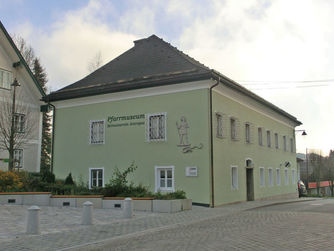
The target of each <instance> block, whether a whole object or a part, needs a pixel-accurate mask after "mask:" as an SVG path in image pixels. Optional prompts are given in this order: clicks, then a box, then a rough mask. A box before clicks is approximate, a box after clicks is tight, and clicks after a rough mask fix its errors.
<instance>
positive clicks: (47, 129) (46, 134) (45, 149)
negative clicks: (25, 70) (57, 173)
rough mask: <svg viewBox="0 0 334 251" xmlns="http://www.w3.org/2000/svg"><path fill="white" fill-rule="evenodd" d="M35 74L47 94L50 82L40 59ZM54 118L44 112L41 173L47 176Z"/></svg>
mask: <svg viewBox="0 0 334 251" xmlns="http://www.w3.org/2000/svg"><path fill="white" fill-rule="evenodd" d="M33 62H34V65H33V73H34V76H35V78H36V79H37V80H38V82H39V83H40V85H41V87H42V88H43V90H44V91H45V92H46V91H47V88H46V83H47V82H48V79H47V74H46V72H45V69H44V68H43V67H42V65H41V63H40V60H39V59H38V58H35V59H34V61H33ZM51 120H52V116H51V115H50V113H49V112H43V127H42V146H41V171H40V172H41V173H42V174H47V173H49V172H50V171H51V170H50V169H51V141H52V139H51V131H52V122H51Z"/></svg>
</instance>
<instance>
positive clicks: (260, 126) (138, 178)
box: [45, 35, 301, 206]
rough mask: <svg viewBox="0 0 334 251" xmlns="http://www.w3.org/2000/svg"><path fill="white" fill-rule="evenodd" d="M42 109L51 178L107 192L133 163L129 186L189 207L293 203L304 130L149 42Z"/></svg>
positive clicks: (137, 44)
mask: <svg viewBox="0 0 334 251" xmlns="http://www.w3.org/2000/svg"><path fill="white" fill-rule="evenodd" d="M45 101H47V102H51V103H52V104H54V105H55V106H56V118H55V142H54V144H55V145H54V172H55V174H56V176H57V177H61V178H64V177H65V176H66V175H68V174H69V173H70V172H71V173H72V175H73V176H74V177H75V178H77V179H78V178H82V179H83V180H84V181H87V182H88V183H89V186H90V187H93V186H103V185H104V184H106V183H108V181H109V180H110V178H111V175H112V173H113V170H114V168H115V167H118V168H125V167H128V166H129V165H130V164H131V163H132V161H135V164H136V165H137V166H138V169H137V170H136V171H135V173H134V175H133V176H132V177H131V180H132V181H134V182H135V183H142V184H143V185H146V186H149V187H150V189H151V190H152V191H167V192H168V191H175V190H178V189H182V190H184V191H185V192H186V194H187V197H189V198H191V199H193V202H195V203H201V204H205V205H211V206H217V205H221V204H225V203H233V202H238V201H246V200H253V199H260V198H268V197H275V196H296V195H297V193H296V180H297V172H296V168H297V165H296V153H295V134H294V128H295V126H298V125H300V124H301V123H300V122H299V121H298V120H297V119H296V118H295V117H293V116H291V115H290V114H288V113H286V112H285V111H283V110H281V109H279V108H278V107H276V106H274V105H273V104H271V103H269V102H267V101H265V100H264V99H262V98H261V97H259V96H257V95H256V94H254V93H252V92H250V91H249V90H247V89H245V88H244V87H242V86H240V85H239V84H237V83H236V82H234V81H233V80H231V79H229V78H227V77H225V76H224V75H222V74H220V73H218V72H216V71H214V70H211V69H209V68H208V67H206V66H204V65H202V64H200V63H199V62H197V61H196V60H194V59H193V58H191V57H189V56H187V55H185V54H184V53H182V52H181V51H179V50H177V49H176V48H175V47H172V46H171V45H170V44H169V43H166V42H164V41H163V40H162V39H160V38H158V37H156V36H155V35H152V36H150V37H148V38H146V39H141V40H138V41H135V46H134V47H133V48H131V49H130V50H128V51H126V52H125V53H123V54H122V55H120V56H119V57H117V58H116V59H114V60H112V61H111V62H109V63H107V64H106V65H104V66H103V67H101V68H99V69H98V70H96V71H95V72H93V73H91V74H90V75H88V76H87V77H85V78H83V79H82V80H79V81H77V82H75V83H74V84H72V85H69V86H67V87H65V88H63V89H61V90H58V91H56V92H53V93H51V94H50V95H48V96H47V97H46V98H45Z"/></svg>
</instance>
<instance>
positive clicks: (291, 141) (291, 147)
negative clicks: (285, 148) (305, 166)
mask: <svg viewBox="0 0 334 251" xmlns="http://www.w3.org/2000/svg"><path fill="white" fill-rule="evenodd" d="M290 152H292V153H293V152H294V140H293V138H290Z"/></svg>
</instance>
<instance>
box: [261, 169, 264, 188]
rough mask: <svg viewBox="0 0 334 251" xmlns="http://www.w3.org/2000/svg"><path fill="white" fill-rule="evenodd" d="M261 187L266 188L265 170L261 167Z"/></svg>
mask: <svg viewBox="0 0 334 251" xmlns="http://www.w3.org/2000/svg"><path fill="white" fill-rule="evenodd" d="M260 186H261V187H264V168H263V167H260Z"/></svg>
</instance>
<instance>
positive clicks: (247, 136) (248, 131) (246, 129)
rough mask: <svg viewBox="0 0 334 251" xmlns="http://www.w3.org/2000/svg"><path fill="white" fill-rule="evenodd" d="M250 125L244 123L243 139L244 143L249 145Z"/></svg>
mask: <svg viewBox="0 0 334 251" xmlns="http://www.w3.org/2000/svg"><path fill="white" fill-rule="evenodd" d="M250 133H251V132H250V124H249V123H246V124H245V139H246V143H251V135H250Z"/></svg>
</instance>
